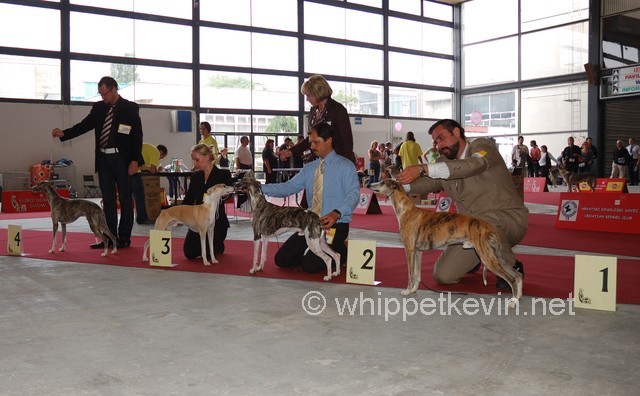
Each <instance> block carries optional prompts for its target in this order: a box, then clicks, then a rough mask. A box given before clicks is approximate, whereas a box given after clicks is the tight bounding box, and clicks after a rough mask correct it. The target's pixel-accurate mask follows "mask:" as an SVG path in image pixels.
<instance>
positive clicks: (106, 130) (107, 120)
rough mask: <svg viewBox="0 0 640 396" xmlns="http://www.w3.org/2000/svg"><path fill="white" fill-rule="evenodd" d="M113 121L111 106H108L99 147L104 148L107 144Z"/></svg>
mask: <svg viewBox="0 0 640 396" xmlns="http://www.w3.org/2000/svg"><path fill="white" fill-rule="evenodd" d="M112 121H113V106H109V111H108V112H107V117H106V118H105V119H104V124H103V127H102V133H101V134H100V147H101V148H106V147H107V146H108V144H109V135H110V134H111V124H112Z"/></svg>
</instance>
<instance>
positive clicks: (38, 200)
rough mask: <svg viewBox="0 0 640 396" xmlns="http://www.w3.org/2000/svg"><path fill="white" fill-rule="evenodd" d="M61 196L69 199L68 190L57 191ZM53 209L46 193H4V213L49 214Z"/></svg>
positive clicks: (26, 191) (23, 191) (27, 191)
mask: <svg viewBox="0 0 640 396" xmlns="http://www.w3.org/2000/svg"><path fill="white" fill-rule="evenodd" d="M57 191H58V194H60V196H62V197H65V198H69V190H68V189H59V190H57ZM50 210H51V208H50V207H49V202H48V201H47V195H46V194H45V193H36V192H33V191H31V190H15V191H3V192H2V211H3V212H4V213H19V212H48V211H50Z"/></svg>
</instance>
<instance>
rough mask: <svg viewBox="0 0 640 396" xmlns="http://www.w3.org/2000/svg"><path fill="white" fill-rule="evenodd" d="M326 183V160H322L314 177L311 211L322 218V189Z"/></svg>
mask: <svg viewBox="0 0 640 396" xmlns="http://www.w3.org/2000/svg"><path fill="white" fill-rule="evenodd" d="M323 183H324V158H323V159H321V160H320V163H319V164H318V167H317V168H316V172H315V173H314V175H313V197H312V199H311V211H312V212H313V213H316V214H317V215H318V216H322V214H321V213H322V188H323Z"/></svg>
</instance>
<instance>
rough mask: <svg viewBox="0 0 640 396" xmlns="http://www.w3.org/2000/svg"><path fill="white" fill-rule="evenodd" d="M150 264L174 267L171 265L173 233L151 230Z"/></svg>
mask: <svg viewBox="0 0 640 396" xmlns="http://www.w3.org/2000/svg"><path fill="white" fill-rule="evenodd" d="M149 239H150V240H151V242H150V246H149V250H150V252H151V253H150V254H151V259H150V260H149V264H150V265H152V266H156V267H173V264H172V263H171V261H172V260H171V231H162V230H151V231H149Z"/></svg>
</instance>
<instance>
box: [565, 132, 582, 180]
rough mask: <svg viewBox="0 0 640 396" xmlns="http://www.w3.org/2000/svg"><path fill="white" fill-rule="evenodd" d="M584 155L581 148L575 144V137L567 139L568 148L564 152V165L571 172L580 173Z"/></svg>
mask: <svg viewBox="0 0 640 396" xmlns="http://www.w3.org/2000/svg"><path fill="white" fill-rule="evenodd" d="M581 157H582V153H581V150H580V147H578V146H576V145H575V144H573V136H569V137H568V138H567V147H565V148H564V150H562V163H563V164H564V166H565V167H566V169H567V170H568V171H569V172H573V173H578V170H579V169H578V164H580V158H581Z"/></svg>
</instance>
